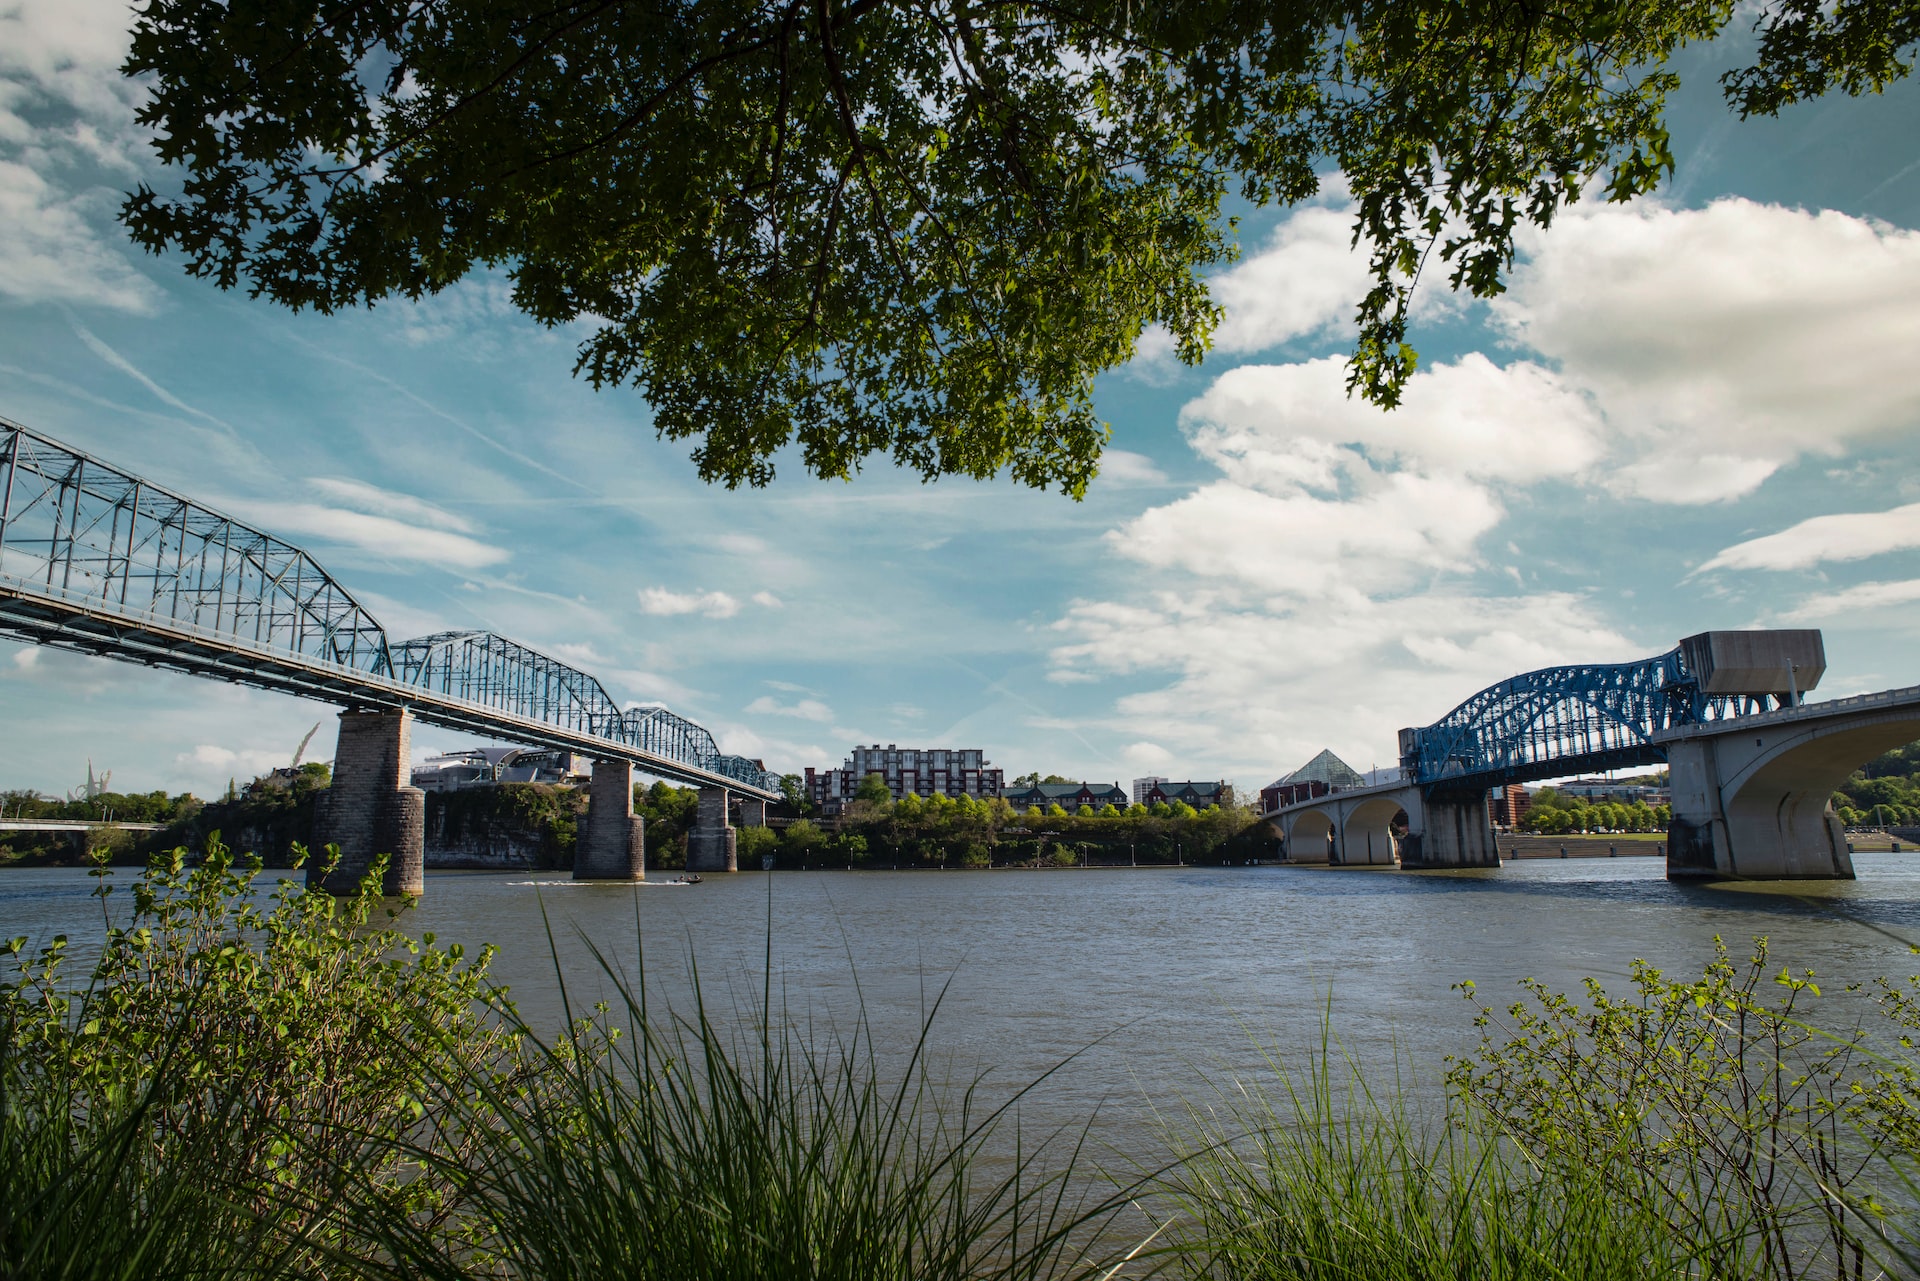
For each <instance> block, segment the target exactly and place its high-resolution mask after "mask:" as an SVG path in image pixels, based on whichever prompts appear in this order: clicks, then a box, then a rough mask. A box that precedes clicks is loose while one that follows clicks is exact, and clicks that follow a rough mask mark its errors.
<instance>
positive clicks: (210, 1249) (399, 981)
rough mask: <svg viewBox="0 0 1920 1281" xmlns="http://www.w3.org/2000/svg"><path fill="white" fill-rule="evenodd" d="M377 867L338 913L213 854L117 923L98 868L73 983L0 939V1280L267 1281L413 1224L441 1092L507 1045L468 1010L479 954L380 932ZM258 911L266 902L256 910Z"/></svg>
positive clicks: (442, 1199) (142, 897)
mask: <svg viewBox="0 0 1920 1281" xmlns="http://www.w3.org/2000/svg"><path fill="white" fill-rule="evenodd" d="M383 870H384V869H383V868H381V867H376V868H374V869H373V870H371V871H370V872H369V873H368V876H367V878H366V880H365V881H363V882H362V885H361V890H360V893H359V895H358V896H356V897H352V898H345V899H338V900H336V899H335V898H333V897H332V896H331V895H328V894H325V893H318V892H309V891H308V890H307V889H306V888H305V886H304V885H303V884H302V883H301V882H299V881H297V880H283V881H280V882H278V884H276V885H274V886H272V887H271V889H270V890H268V891H267V893H266V894H265V895H264V896H263V895H262V894H261V893H260V887H259V886H258V885H257V884H256V882H257V879H258V877H259V875H260V872H261V865H260V863H259V861H258V860H257V859H256V860H250V861H249V862H248V863H247V864H246V865H244V866H241V865H237V864H236V862H235V860H234V859H233V858H232V856H231V855H230V854H229V853H228V852H227V851H226V850H225V849H224V848H222V847H220V846H218V845H215V846H213V847H212V848H211V849H210V850H209V851H208V853H207V855H206V858H205V859H204V861H202V862H201V863H200V864H199V865H198V866H197V867H194V868H192V869H188V867H187V866H186V859H185V852H184V851H174V852H173V853H171V854H170V855H167V856H162V857H158V858H156V859H155V860H154V861H153V863H152V864H151V865H150V866H149V867H148V869H147V871H146V872H145V874H144V875H142V876H141V877H140V878H139V880H138V881H136V882H135V883H134V885H133V886H132V893H131V895H130V898H131V899H132V903H131V908H130V911H128V912H127V914H126V915H125V917H124V918H123V919H122V920H120V921H119V922H116V920H115V917H114V916H113V915H112V914H111V913H110V912H108V910H107V909H109V908H110V907H111V905H112V900H111V896H112V895H113V893H114V892H115V890H116V888H117V887H116V885H115V884H114V882H113V880H112V879H111V877H109V876H108V875H106V874H105V869H104V867H103V868H100V869H97V870H96V875H97V876H98V877H99V882H98V885H97V888H96V893H97V894H98V895H99V897H100V900H101V906H102V911H103V920H104V921H105V922H106V928H105V931H104V940H103V945H102V947H101V949H100V951H99V954H98V958H97V960H95V962H94V963H93V965H92V966H91V969H90V973H88V974H87V975H86V976H85V977H84V978H83V979H78V980H76V979H72V978H69V977H68V976H67V973H66V971H67V969H68V964H69V961H68V951H69V949H68V940H67V939H66V938H64V937H58V938H55V939H54V940H52V941H51V942H49V943H48V944H46V945H45V946H44V947H43V948H41V949H40V950H39V951H38V952H35V953H29V952H27V951H26V950H25V949H26V940H24V939H14V940H12V941H11V942H10V943H8V944H7V945H6V953H7V955H8V956H9V957H10V958H11V962H10V968H11V970H12V972H11V974H9V975H8V976H7V977H6V979H5V981H4V982H0V1275H4V1276H9V1277H27V1276H74V1277H103V1278H104V1277H110V1276H116V1277H117V1276H169V1275H172V1276H279V1275H297V1274H304V1273H310V1272H312V1271H313V1270H314V1269H316V1268H319V1269H321V1270H329V1269H332V1270H345V1269H347V1268H349V1267H350V1266H351V1265H352V1263H353V1262H354V1261H355V1260H360V1261H362V1262H364V1261H365V1260H366V1259H368V1258H371V1257H372V1256H373V1254H374V1253H376V1251H375V1250H374V1248H373V1247H372V1246H371V1245H370V1243H369V1242H368V1241H366V1240H365V1239H364V1238H363V1237H360V1236H358V1235H357V1234H356V1232H357V1230H356V1224H357V1223H359V1222H361V1221H362V1218H363V1216H365V1215H368V1214H370V1213H378V1214H379V1215H382V1216H386V1217H393V1216H400V1217H405V1218H409V1219H411V1220H414V1221H417V1222H419V1223H421V1224H422V1225H424V1226H427V1227H432V1226H435V1225H438V1224H440V1223H442V1222H443V1221H444V1220H445V1218H446V1216H447V1215H448V1214H450V1213H452V1211H453V1209H454V1206H453V1203H452V1201H451V1200H450V1199H449V1196H448V1193H449V1185H448V1184H446V1183H444V1182H442V1181H439V1180H436V1179H434V1178H432V1177H424V1176H423V1167H422V1166H420V1165H419V1163H418V1162H417V1161H416V1160H415V1159H414V1158H413V1155H412V1154H411V1153H410V1152H409V1151H408V1148H409V1146H411V1147H414V1148H417V1149H418V1151H419V1152H421V1153H425V1154H429V1155H433V1156H437V1157H444V1156H451V1155H453V1154H454V1153H455V1152H456V1151H457V1148H456V1147H454V1146H450V1145H451V1144H453V1143H455V1142H456V1140H454V1139H453V1138H452V1136H451V1135H450V1133H449V1132H446V1131H443V1130H442V1129H441V1128H440V1127H439V1124H438V1123H439V1121H440V1120H441V1118H442V1117H443V1115H444V1111H445V1108H444V1098H443V1097H442V1092H441V1091H440V1090H439V1089H438V1086H439V1084H440V1083H441V1082H443V1081H446V1080H450V1079H456V1078H462V1077H465V1078H469V1079H475V1078H477V1076H478V1074H480V1073H482V1072H483V1071H484V1070H485V1068H486V1066H487V1065H489V1064H491V1063H492V1062H494V1061H495V1060H496V1059H497V1058H498V1056H499V1055H500V1053H501V1052H502V1051H503V1050H504V1049H505V1048H507V1047H506V1042H504V1041H502V1039H501V1037H500V1034H499V1033H497V1032H495V1031H493V1030H491V1029H490V1027H489V1025H488V1023H487V1021H486V1020H485V1019H484V1018H483V1016H482V1012H481V1006H480V1005H479V1004H477V1002H480V1001H481V1000H482V999H483V998H485V997H486V996H487V995H488V990H487V988H486V985H485V975H486V967H487V962H488V960H489V959H490V955H491V954H490V952H482V953H481V954H480V955H479V956H477V957H474V958H471V959H468V958H467V957H465V955H464V953H463V952H462V950H461V948H460V947H459V946H458V945H453V946H449V947H447V948H444V949H442V948H437V947H435V946H434V943H433V940H432V938H431V937H430V936H429V937H428V938H427V939H426V940H425V941H424V942H418V943H416V942H414V941H412V940H409V939H407V938H406V937H405V936H404V935H402V934H401V933H399V932H398V931H397V930H395V929H393V928H392V927H391V925H386V924H381V923H379V922H378V921H377V917H376V914H378V913H380V912H382V911H384V910H385V909H384V907H383V900H382V899H381V898H380V896H379V895H380V891H379V887H380V876H381V872H382V871H383ZM263 898H264V901H263Z"/></svg>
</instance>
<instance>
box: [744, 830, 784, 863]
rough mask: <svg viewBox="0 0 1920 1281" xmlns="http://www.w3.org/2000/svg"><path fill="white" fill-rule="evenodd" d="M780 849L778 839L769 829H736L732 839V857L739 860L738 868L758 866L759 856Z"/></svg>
mask: <svg viewBox="0 0 1920 1281" xmlns="http://www.w3.org/2000/svg"><path fill="white" fill-rule="evenodd" d="M779 847H780V837H779V836H778V835H777V834H776V833H775V832H774V830H773V829H772V828H770V827H742V828H736V829H735V832H734V838H733V850H734V855H735V856H736V857H737V858H738V859H739V860H740V866H742V867H746V866H748V865H749V864H751V865H752V866H754V867H758V866H760V856H761V855H762V854H771V853H773V852H774V851H775V850H777V849H778V848H779Z"/></svg>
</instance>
